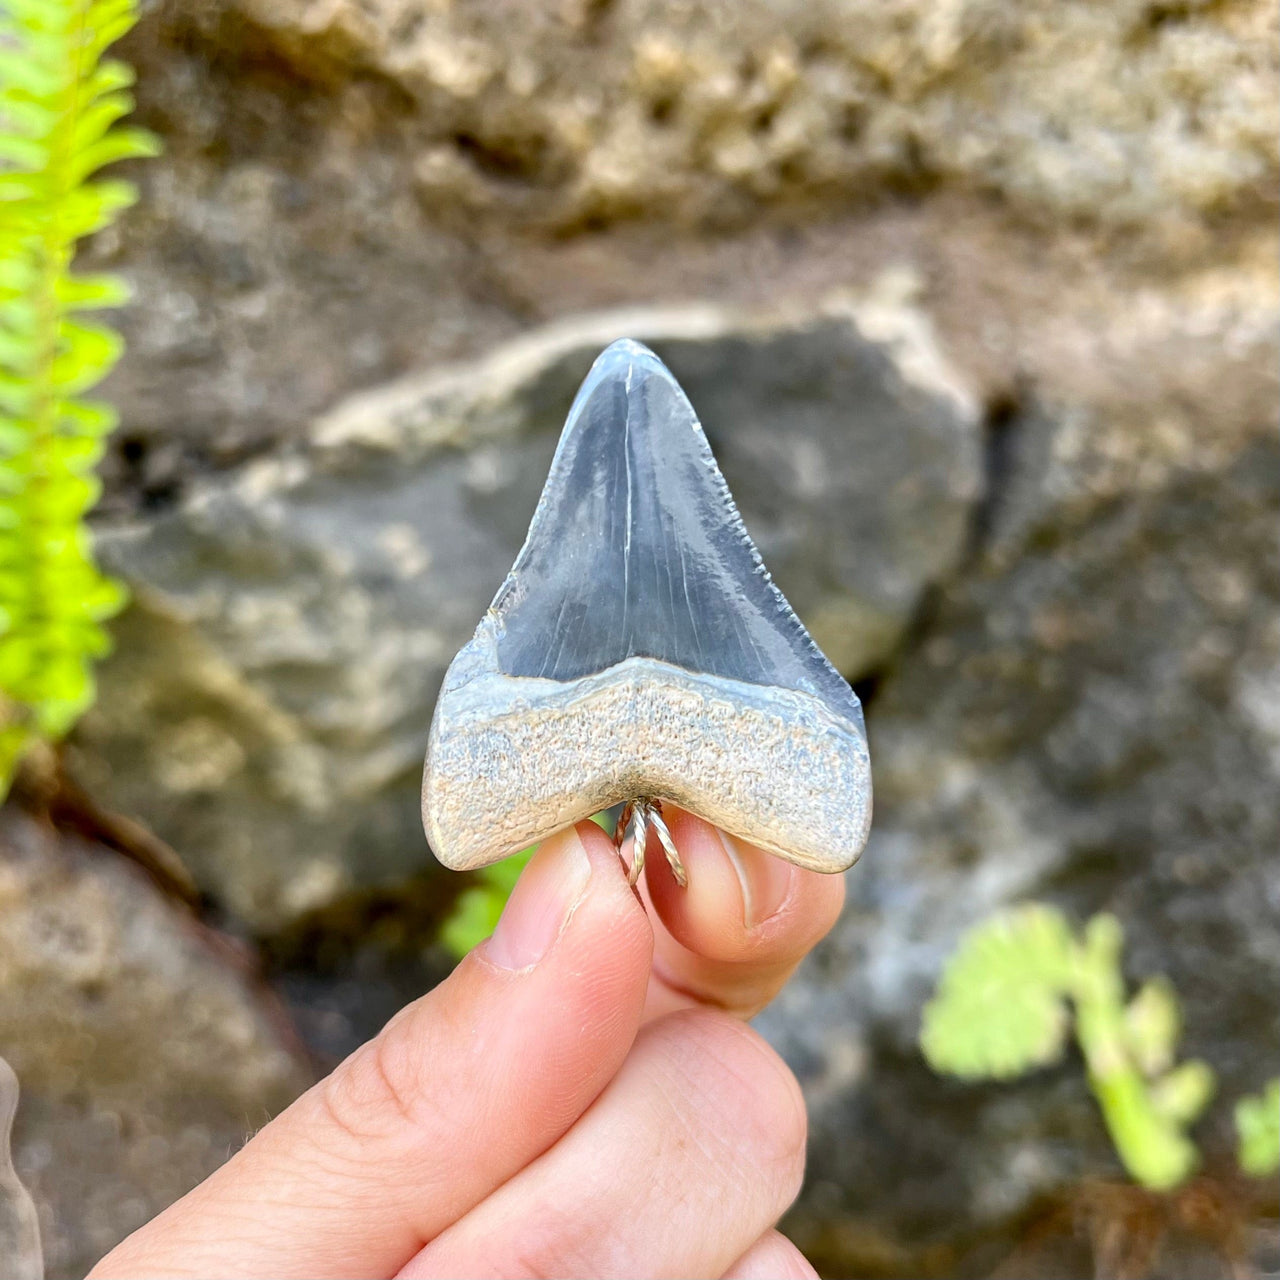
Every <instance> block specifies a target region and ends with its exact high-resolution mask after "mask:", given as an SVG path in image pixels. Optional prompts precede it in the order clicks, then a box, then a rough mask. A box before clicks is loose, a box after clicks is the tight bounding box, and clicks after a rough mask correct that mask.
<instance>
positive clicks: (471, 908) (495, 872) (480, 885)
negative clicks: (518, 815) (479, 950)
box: [440, 813, 613, 960]
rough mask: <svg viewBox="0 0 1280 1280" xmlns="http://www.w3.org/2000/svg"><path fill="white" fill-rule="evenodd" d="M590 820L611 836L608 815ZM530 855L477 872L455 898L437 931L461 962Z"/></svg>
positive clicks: (492, 923)
mask: <svg viewBox="0 0 1280 1280" xmlns="http://www.w3.org/2000/svg"><path fill="white" fill-rule="evenodd" d="M591 820H592V822H594V823H596V824H597V825H598V826H601V827H603V828H604V829H605V830H606V831H608V832H610V833H612V831H613V818H612V816H611V815H610V814H608V813H597V814H595V815H594V816H593V817H592V819H591ZM533 855H534V849H524V850H522V851H521V852H520V853H517V854H513V855H512V856H511V857H510V858H505V859H504V860H503V861H502V862H495V863H494V864H493V866H491V867H485V868H484V869H483V870H482V871H479V872H477V873H476V882H475V884H473V885H472V886H471V887H470V888H469V889H464V890H463V891H462V892H461V893H460V894H459V895H458V900H457V902H455V903H454V904H453V911H452V912H451V913H450V915H449V918H448V919H447V920H446V921H445V922H444V926H443V927H442V928H441V930H440V941H441V942H442V943H443V944H444V946H445V949H446V950H447V951H449V952H451V953H452V954H453V955H454V956H455V957H456V958H457V959H459V960H461V959H462V957H463V956H465V955H466V954H467V952H468V951H470V950H471V949H472V948H473V947H478V946H479V945H480V944H481V943H482V942H483V941H484V940H485V939H486V938H487V937H488V936H489V935H490V934H491V933H492V932H493V931H494V929H495V928H496V927H497V924H498V917H499V916H500V915H501V914H502V908H503V907H505V906H506V905H507V899H508V898H509V897H510V896H511V890H512V889H514V888H515V887H516V881H517V880H519V879H520V873H521V872H522V871H523V870H524V869H525V867H526V866H527V865H528V862H529V859H530V858H532V857H533Z"/></svg>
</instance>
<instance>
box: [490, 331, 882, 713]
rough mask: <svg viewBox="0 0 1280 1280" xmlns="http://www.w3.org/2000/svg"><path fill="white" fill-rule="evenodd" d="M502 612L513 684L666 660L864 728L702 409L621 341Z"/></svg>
mask: <svg viewBox="0 0 1280 1280" xmlns="http://www.w3.org/2000/svg"><path fill="white" fill-rule="evenodd" d="M492 608H493V611H494V612H495V613H496V614H497V616H498V619H499V621H500V630H499V637H498V643H497V656H498V664H499V666H500V668H501V670H502V671H503V672H505V673H506V674H507V675H511V676H536V677H542V678H545V679H550V680H560V681H569V680H576V679H579V678H580V677H582V676H587V675H592V674H595V673H597V672H601V671H604V670H606V669H608V668H609V667H612V666H615V665H616V664H617V663H619V662H622V661H623V660H624V659H626V658H633V657H647V658H657V659H660V660H662V661H664V662H669V663H671V664H672V665H674V666H677V667H681V668H683V669H685V670H686V671H693V672H700V673H704V674H707V675H714V676H721V677H724V678H726V679H730V680H740V681H743V682H745V683H748V684H754V685H762V686H770V687H777V688H785V689H793V690H796V691H799V692H805V693H809V694H812V695H814V696H816V697H818V698H820V699H821V700H822V701H823V702H825V703H826V704H827V706H828V707H829V708H830V709H831V711H832V712H833V713H835V714H836V715H837V716H840V717H843V718H845V719H848V720H850V721H852V722H853V723H855V724H857V725H858V726H859V727H860V726H861V723H862V712H861V708H860V706H859V704H858V700H857V698H856V696H855V695H854V694H853V692H852V690H851V689H850V687H849V685H848V683H847V682H846V681H845V680H844V679H843V678H842V677H841V676H840V675H839V673H837V672H836V671H835V670H834V669H833V668H832V666H831V664H830V663H829V662H828V661H827V660H826V658H825V657H824V656H823V654H822V652H821V650H819V649H818V647H817V646H816V645H815V644H814V643H813V641H812V640H811V639H810V638H809V634H808V632H806V631H805V629H804V626H803V625H802V624H801V622H800V620H799V619H798V618H797V617H796V615H795V613H794V612H793V611H792V609H791V607H790V606H789V605H788V603H787V601H786V599H785V598H784V597H783V595H782V593H781V592H780V591H779V590H778V588H777V587H776V586H775V585H774V583H773V581H772V579H771V578H770V576H769V573H768V570H767V569H766V568H765V567H764V564H763V562H762V561H761V559H760V555H759V553H758V552H757V550H756V548H755V546H754V544H753V543H752V541H751V539H750V537H749V536H748V534H747V531H746V529H745V527H744V526H743V523H742V519H741V517H740V516H739V514H738V510H737V507H736V506H735V505H734V502H733V498H732V496H731V495H730V493H729V488H728V486H727V485H726V484H725V481H724V477H723V476H722V475H721V474H720V469H719V467H717V465H716V462H715V458H714V457H713V456H712V453H711V449H710V447H709V445H708V444H707V439H706V436H705V435H704V434H703V432H702V429H701V427H700V426H699V424H698V419H697V415H696V414H695V413H694V410H693V406H692V405H691V404H690V403H689V400H688V398H687V397H686V396H685V394H684V392H683V391H682V390H681V388H680V386H679V384H678V383H677V382H676V380H675V378H674V377H672V375H671V372H670V371H669V370H668V369H667V367H666V366H665V365H664V364H663V363H662V361H661V360H659V359H658V357H657V356H655V355H654V354H653V352H652V351H650V350H649V349H648V348H647V347H644V346H642V345H641V344H640V343H638V342H632V341H628V340H623V341H620V342H615V343H614V344H613V345H612V346H610V347H609V348H608V349H607V350H606V351H605V352H604V353H603V354H602V355H601V356H600V357H599V359H597V360H596V362H595V364H594V366H593V367H592V369H591V372H590V373H589V374H588V375H587V378H586V380H585V382H583V384H582V387H581V389H580V390H579V392H578V395H577V398H576V399H575V401H574V403H573V408H572V410H571V411H570V413H569V418H568V421H567V423H566V425H565V428H564V433H563V435H562V436H561V439H560V445H559V448H558V449H557V451H556V455H555V459H554V461H553V462H552V464H551V471H550V474H549V475H548V476H547V482H546V486H545V488H544V489H543V493H542V499H541V501H540V503H539V505H538V509H537V512H536V514H535V515H534V518H533V522H532V524H531V525H530V527H529V534H528V538H527V540H526V542H525V545H524V548H523V550H522V551H521V552H520V555H519V557H518V558H517V560H516V562H515V564H514V566H513V567H512V571H511V573H510V575H509V576H508V578H507V580H506V582H505V583H504V584H503V586H502V588H501V589H500V590H499V592H498V594H497V597H496V598H495V599H494V602H493V606H492Z"/></svg>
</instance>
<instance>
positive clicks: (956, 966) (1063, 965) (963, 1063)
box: [920, 903, 1074, 1079]
mask: <svg viewBox="0 0 1280 1280" xmlns="http://www.w3.org/2000/svg"><path fill="white" fill-rule="evenodd" d="M1073 954H1074V943H1073V941H1072V937H1071V931H1070V928H1069V927H1068V925H1067V922H1066V920H1065V918H1064V917H1063V915H1062V913H1061V912H1059V911H1057V910H1055V909H1054V908H1052V907H1048V906H1043V905H1039V904H1036V903H1031V904H1028V905H1026V906H1023V907H1018V908H1015V909H1013V910H1011V911H1008V912H1005V913H1003V914H1001V915H997V916H995V917H993V918H992V919H990V920H987V921H984V922H983V923H981V924H979V925H977V926H975V927H974V928H973V929H971V930H970V931H969V932H968V933H967V934H966V935H965V936H964V937H963V938H962V939H961V941H960V945H959V947H958V948H957V949H956V952H955V954H954V955H953V956H952V957H951V959H950V960H949V961H948V963H947V966H946V968H945V969H944V971H943V974H942V979H941V981H940V983H939V985H938V992H937V994H936V995H935V996H934V998H933V999H932V1000H931V1001H930V1002H929V1003H928V1004H927V1005H926V1006H925V1010H924V1022H923V1026H922V1028H921V1033H920V1047H921V1049H922V1050H923V1052H924V1055H925V1058H926V1059H927V1060H928V1062H929V1064H930V1066H932V1067H933V1068H934V1070H935V1071H940V1072H945V1073H947V1074H949V1075H956V1076H960V1077H961V1078H963V1079H981V1078H984V1077H995V1078H1007V1077H1010V1076H1016V1075H1021V1074H1022V1073H1023V1072H1025V1071H1029V1070H1030V1069H1031V1068H1033V1067H1038V1066H1044V1065H1046V1064H1048V1063H1050V1062H1054V1061H1056V1060H1057V1059H1058V1058H1059V1057H1060V1056H1061V1054H1062V1050H1063V1040H1064V1036H1065V1032H1066V1028H1067V1010H1066V1007H1065V1004H1064V999H1065V997H1066V995H1067V992H1068V990H1069V988H1070V981H1071V968H1072V961H1073Z"/></svg>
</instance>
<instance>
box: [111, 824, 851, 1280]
mask: <svg viewBox="0 0 1280 1280" xmlns="http://www.w3.org/2000/svg"><path fill="white" fill-rule="evenodd" d="M664 814H665V816H666V817H667V819H668V825H669V826H670V829H671V834H672V836H673V838H674V840H675V843H676V846H677V848H678V849H679V851H680V854H681V856H682V858H683V860H684V862H685V865H686V867H687V868H688V870H689V877H690V885H689V888H688V889H687V890H683V889H680V888H678V887H677V886H676V884H675V881H674V879H673V877H672V875H671V872H670V870H669V868H668V867H667V864H666V861H665V859H663V858H652V859H650V860H649V864H648V867H647V869H646V872H645V877H644V880H643V881H642V893H641V895H639V896H641V897H643V898H644V900H645V903H646V905H647V907H648V910H647V911H646V910H645V909H644V908H642V906H641V903H640V901H639V898H638V895H637V894H636V893H635V892H633V891H632V890H631V889H629V888H628V887H627V883H626V879H625V875H624V873H623V870H622V868H621V866H620V865H619V862H618V857H617V854H616V853H615V852H614V848H613V845H612V843H611V841H610V840H609V839H608V838H607V837H606V836H605V834H604V832H602V831H601V830H600V828H599V827H597V826H595V825H594V824H593V823H589V822H584V823H580V824H579V825H578V826H577V827H576V828H572V829H570V830H567V831H564V832H561V833H560V834H558V835H556V836H553V837H552V838H551V839H549V840H547V841H546V842H545V843H544V844H543V846H542V847H541V849H539V851H538V853H537V854H536V855H535V857H534V858H533V860H532V861H531V862H530V864H529V866H528V867H527V868H526V869H525V871H524V873H523V874H522V875H521V878H520V882H519V884H518V885H517V886H516V889H515V891H514V893H513V894H512V897H511V900H510V901H509V902H508V904H507V907H506V909H505V911H504V913H503V916H502V920H501V922H500V924H499V926H498V929H497V931H496V932H495V934H494V936H493V937H492V938H491V939H490V940H489V941H488V942H486V943H484V944H482V945H481V946H480V947H478V948H476V950H475V951H473V952H472V953H471V954H470V955H469V956H467V958H466V959H465V960H463V961H462V963H461V964H460V965H459V966H458V968H457V969H456V970H455V971H454V973H453V974H452V975H451V976H450V977H449V979H448V980H447V981H445V982H443V983H441V985H440V986H438V987H437V988H435V990H433V991H431V992H429V993H428V994H427V995H425V996H423V997H422V998H421V999H419V1000H416V1001H415V1002H414V1003H413V1004H411V1005H409V1006H408V1007H407V1008H405V1009H403V1010H401V1011H400V1013H399V1014H397V1015H396V1016H395V1017H394V1018H393V1019H392V1020H391V1021H390V1022H389V1023H388V1024H387V1026H386V1027H385V1028H384V1029H383V1030H382V1032H381V1033H380V1034H379V1035H378V1036H377V1037H375V1038H374V1039H373V1040H371V1041H370V1042H369V1043H368V1044H366V1045H364V1046H362V1047H361V1048H360V1049H358V1050H357V1051H356V1052H355V1053H353V1054H352V1055H351V1056H350V1057H349V1058H348V1059H347V1060H346V1061H345V1062H343V1063H342V1064H341V1065H340V1066H339V1067H338V1068H337V1069H336V1070H335V1071H334V1072H333V1073H332V1074H331V1075H329V1076H328V1077H327V1078H326V1079H324V1080H322V1081H321V1082H320V1083H319V1084H317V1085H316V1086H315V1087H314V1088H313V1089H311V1090H310V1091H308V1092H307V1093H306V1094H304V1095H303V1096H302V1097H301V1098H299V1099H298V1101H297V1102H295V1103H294V1104H293V1105H292V1106H291V1107H289V1108H288V1110H286V1111H284V1112H283V1113H282V1114H281V1115H279V1116H278V1117H277V1118H276V1119H275V1120H273V1121H272V1122H271V1123H270V1124H269V1125H267V1126H266V1128H264V1129H263V1130H262V1131H261V1132H260V1133H258V1134H257V1135H256V1136H255V1137H254V1138H253V1139H251V1140H250V1141H249V1142H248V1143H247V1144H246V1145H245V1147H244V1148H243V1149H242V1150H241V1151H240V1152H239V1153H238V1154H236V1155H235V1156H234V1157H232V1159H230V1160H229V1161H228V1162H227V1163H226V1164H225V1165H223V1166H222V1168H220V1169H218V1170H217V1171H216V1172H215V1173H214V1174H212V1175H211V1176H210V1177H209V1178H208V1179H207V1180H206V1181H205V1182H203V1183H202V1184H201V1185H200V1186H198V1187H197V1188H196V1189H195V1190H194V1191H192V1192H191V1193H190V1194H189V1195H187V1196H185V1197H184V1198H183V1199H181V1200H179V1201H178V1202H177V1203H176V1204H174V1205H172V1206H171V1207H170V1208H168V1209H166V1210H165V1211H164V1212H163V1213H162V1214H160V1215H159V1216H158V1217H157V1218H155V1219H154V1220H153V1221H152V1222H150V1223H148V1224H147V1225H146V1226H144V1227H142V1228H141V1229H140V1230H138V1231H136V1232H135V1233H134V1234H133V1235H132V1236H130V1237H129V1238H128V1239H127V1240H125V1241H124V1242H123V1243H122V1244H121V1245H119V1246H118V1247H117V1248H116V1249H114V1250H113V1251H112V1252H111V1253H110V1254H109V1255H108V1256H107V1257H106V1258H104V1259H103V1260H102V1261H101V1262H100V1263H99V1264H98V1266H97V1267H96V1268H95V1269H94V1271H93V1272H92V1276H91V1280H110V1278H111V1277H131V1278H140V1277H146V1276H165V1277H182V1276H193V1277H194V1276H204V1277H207V1276H220V1277H223V1276H226V1277H230V1276H245V1277H251V1276H271V1277H285V1276H307V1277H316V1278H321V1277H350V1276H380V1277H381V1276H388V1277H389V1276H405V1277H431V1276H439V1277H457V1276H493V1277H518V1276H684V1277H690V1276H720V1275H724V1276H731V1277H735V1278H738V1280H748V1278H749V1277H762V1278H763V1277H773V1278H778V1277H789V1276H813V1275H814V1274H815V1273H814V1272H813V1270H812V1268H811V1267H810V1266H809V1264H808V1263H807V1262H806V1261H805V1260H804V1258H803V1257H802V1256H801V1254H800V1253H799V1251H798V1250H797V1249H796V1248H795V1246H794V1245H792V1244H791V1243H790V1242H789V1241H787V1240H786V1239H785V1237H783V1236H782V1235H780V1234H778V1232H776V1231H774V1230H773V1229H772V1228H773V1224H774V1223H775V1222H776V1221H777V1220H778V1218H779V1217H780V1216H781V1214H782V1213H783V1211H784V1210H785V1209H786V1207H787V1206H788V1205H789V1204H790V1202H791V1200H792V1199H793V1198H794V1196H795V1194H796V1192H797V1190H798V1189H799V1186H800V1180H801V1176H802V1173H803V1166H804V1145H805V1113H804V1103H803V1100H802V1098H801V1095H800V1089H799V1086H798V1085H797V1083H796V1081H795V1078H794V1077H793V1076H792V1074H791V1072H790V1071H789V1070H788V1069H787V1067H786V1066H785V1065H784V1064H783V1062H782V1061H781V1059H780V1058H778V1056H777V1055H776V1054H775V1053H774V1052H773V1050H772V1049H770V1048H769V1047H768V1046H767V1045H766V1044H765V1043H764V1041H763V1040H761V1039H760V1037H759V1036H758V1035H756V1034H755V1032H753V1031H752V1030H751V1029H750V1028H748V1027H746V1026H745V1025H744V1024H743V1021H742V1020H744V1019H746V1018H749V1017H750V1016H751V1015H753V1014H754V1013H756V1012H758V1011H759V1010H760V1009H761V1008H763V1007H764V1005H765V1004H767V1003H768V1001H769V1000H770V999H772V997H773V996H774V995H775V994H776V993H777V991H778V990H779V989H780V988H781V986H782V985H783V983H785V982H786V980H787V978H788V977H789V976H790V974H791V972H792V970H793V969H794V968H795V966H796V965H797V964H798V963H799V961H800V960H801V959H802V958H803V956H804V955H805V954H806V953H807V952H808V951H809V949H810V948H811V947H812V946H813V945H814V944H815V943H816V942H817V941H818V939H819V938H821V937H822V936H823V934H825V933H826V932H827V930H828V929H829V928H830V927H831V925H832V924H833V922H834V921H835V918H836V916H837V915H838V913H839V910H840V906H841V903H842V901H843V896H844V885H843V881H842V879H841V878H840V877H839V876H821V875H816V874H814V873H812V872H808V871H803V870H801V869H799V868H797V867H793V866H791V865H790V864H789V863H786V862H784V861H782V860H781V859H778V858H773V857H770V856H768V855H767V854H765V853H763V852H762V851H760V850H759V849H755V848H752V847H751V846H749V845H745V844H743V843H742V842H740V841H735V840H732V839H729V838H728V837H724V836H722V835H721V833H720V832H718V831H717V830H716V829H715V828H713V827H710V826H708V825H707V824H706V823H705V822H702V821H701V820H700V819H698V818H695V817H693V816H692V815H689V814H686V813H683V812H680V811H679V810H676V809H673V808H670V807H666V808H665V809H664Z"/></svg>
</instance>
